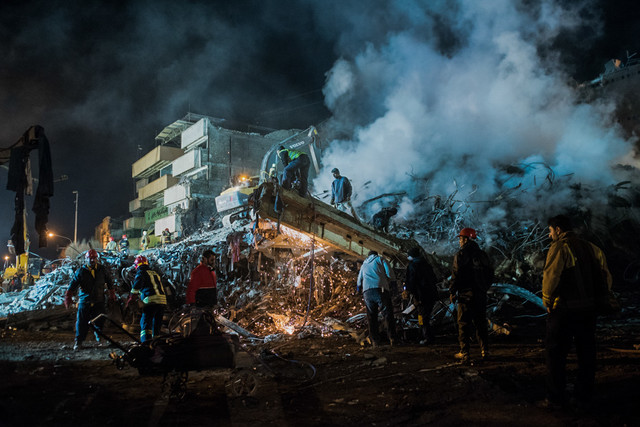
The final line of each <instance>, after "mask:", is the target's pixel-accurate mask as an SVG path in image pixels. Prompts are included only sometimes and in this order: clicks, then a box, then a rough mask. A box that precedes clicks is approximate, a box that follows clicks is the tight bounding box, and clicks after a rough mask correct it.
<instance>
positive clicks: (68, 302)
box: [64, 291, 73, 309]
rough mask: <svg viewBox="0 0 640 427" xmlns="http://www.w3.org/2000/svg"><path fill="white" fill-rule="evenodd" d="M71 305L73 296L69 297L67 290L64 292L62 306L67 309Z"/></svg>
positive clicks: (69, 293)
mask: <svg viewBox="0 0 640 427" xmlns="http://www.w3.org/2000/svg"><path fill="white" fill-rule="evenodd" d="M72 305H73V298H71V292H69V291H67V292H66V293H65V294H64V308H66V309H69V307H71V306H72Z"/></svg>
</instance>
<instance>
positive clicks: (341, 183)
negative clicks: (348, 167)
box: [331, 176, 353, 204]
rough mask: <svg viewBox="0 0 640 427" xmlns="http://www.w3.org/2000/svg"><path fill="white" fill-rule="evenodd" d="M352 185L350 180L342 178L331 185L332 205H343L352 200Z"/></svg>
mask: <svg viewBox="0 0 640 427" xmlns="http://www.w3.org/2000/svg"><path fill="white" fill-rule="evenodd" d="M352 191H353V190H352V188H351V183H350V182H349V179H348V178H346V177H344V176H341V177H340V178H336V179H334V180H333V182H332V183H331V204H334V203H342V202H345V201H347V200H350V199H351V192H352Z"/></svg>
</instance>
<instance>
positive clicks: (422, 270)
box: [65, 147, 611, 407]
mask: <svg viewBox="0 0 640 427" xmlns="http://www.w3.org/2000/svg"><path fill="white" fill-rule="evenodd" d="M278 154H279V155H280V157H281V159H283V162H284V164H285V170H284V178H283V182H282V185H283V186H284V187H285V188H291V184H292V180H293V179H294V177H295V176H296V174H302V176H305V179H301V178H302V177H301V176H299V175H298V179H300V182H301V186H300V187H299V188H298V192H299V194H300V195H301V196H304V194H306V191H307V187H306V185H307V181H306V173H307V172H308V168H309V161H308V158H306V155H305V154H304V153H300V152H296V151H293V150H286V149H284V148H283V147H281V150H280V151H279V152H278ZM305 158H306V160H305ZM332 174H333V176H334V182H333V184H332V192H331V193H332V196H331V204H332V205H334V206H335V207H336V208H338V209H340V210H342V211H344V212H346V213H348V214H351V215H353V216H354V217H355V218H356V220H359V219H358V217H357V215H356V213H355V209H353V206H352V205H351V195H352V188H351V184H350V183H349V180H348V179H347V178H346V177H344V176H341V175H340V171H339V170H338V169H333V170H332ZM396 213H397V210H395V208H389V209H386V210H383V211H381V212H379V214H380V215H379V216H378V218H377V219H376V224H375V226H376V228H379V229H381V230H382V231H388V225H389V218H390V217H391V216H393V215H395V214H396ZM548 226H549V237H550V238H551V240H552V243H551V246H550V249H549V252H548V255H547V259H546V264H545V268H544V273H543V283H542V293H543V302H544V305H545V307H546V308H547V311H548V315H547V330H546V340H545V347H546V366H547V399H546V400H545V401H544V402H543V404H544V405H545V406H548V407H554V406H564V405H566V404H567V403H568V401H569V400H568V397H567V394H566V376H567V375H566V361H567V356H568V353H569V351H570V350H571V347H572V345H573V343H574V342H575V347H576V354H577V359H578V379H577V383H576V384H575V388H574V393H573V398H574V399H575V401H576V402H577V403H578V404H580V405H588V404H589V401H590V399H591V396H592V393H593V388H594V380H595V370H596V344H595V330H596V316H597V314H598V302H599V299H601V298H602V296H603V294H606V293H607V290H608V289H610V288H611V274H610V273H609V270H608V268H607V263H606V259H605V257H604V254H603V253H602V250H600V249H599V248H598V247H597V246H595V245H593V244H591V243H589V242H587V241H585V240H582V239H580V238H578V237H577V235H576V234H575V233H574V232H573V231H572V227H571V221H570V219H569V218H568V217H566V216H564V215H559V216H555V217H552V218H550V219H549V221H548ZM477 238H478V235H477V232H476V230H475V229H473V228H470V227H466V228H463V229H461V230H460V232H459V234H458V243H459V247H460V249H459V250H458V252H457V253H456V254H455V256H454V258H453V263H452V268H451V272H450V277H449V278H448V279H445V280H439V279H438V277H437V276H436V274H435V273H434V269H433V268H432V266H431V265H430V264H429V262H428V260H427V258H426V257H425V255H424V253H423V251H422V249H421V248H419V247H414V248H411V249H410V250H409V251H408V252H407V254H406V255H407V259H408V265H407V268H406V280H405V283H404V287H403V288H404V290H403V292H402V297H403V298H404V299H408V298H409V297H411V298H412V300H413V304H414V306H415V307H416V310H417V316H418V324H419V326H420V334H421V339H420V344H423V345H433V344H434V342H435V335H434V333H433V328H432V326H431V324H430V320H431V314H432V311H433V307H434V305H435V303H436V302H437V301H438V299H439V294H438V287H437V284H438V283H447V284H448V293H449V299H450V302H451V304H453V305H455V308H456V318H457V326H458V342H459V346H460V350H459V352H458V353H456V354H455V355H453V357H454V358H455V359H457V360H459V361H460V362H461V363H470V362H471V342H472V340H473V338H474V335H475V338H476V340H475V341H476V342H477V343H478V346H479V355H480V359H482V360H485V359H487V358H489V354H490V353H489V339H488V335H489V334H488V329H487V325H488V322H487V316H486V312H487V292H488V291H489V289H490V287H491V285H492V284H493V282H494V270H493V266H492V262H491V259H490V258H489V255H488V254H487V252H485V251H484V250H482V249H481V248H480V246H479V245H478V242H477ZM112 242H113V239H112V240H111V241H110V242H109V244H112ZM123 242H125V245H123ZM147 244H148V242H147ZM143 245H144V244H143ZM116 247H117V246H116ZM123 247H124V250H128V241H127V240H126V236H123V239H122V240H121V241H120V244H119V249H120V251H123ZM107 249H108V250H114V246H113V245H111V247H110V248H109V247H108V248H107ZM145 249H146V247H145ZM97 258H98V255H97V253H96V251H94V250H90V251H88V252H87V254H86V261H87V262H86V265H84V266H83V267H82V268H80V269H79V270H78V271H77V272H76V274H75V276H74V277H73V279H72V281H71V283H70V285H69V288H68V291H67V293H66V298H65V305H66V306H69V305H70V304H71V303H72V296H73V295H74V293H75V292H76V291H77V290H79V301H78V312H77V322H76V342H75V347H74V348H75V349H80V348H82V343H83V341H84V340H85V338H86V335H87V332H88V326H87V322H88V320H90V319H92V318H94V317H95V316H96V315H97V314H99V313H100V312H103V311H104V302H105V301H104V299H105V297H104V289H105V288H107V289H108V295H109V298H115V293H114V291H113V289H114V288H113V283H112V280H111V278H110V277H109V274H108V272H107V271H106V269H104V267H102V266H101V265H100V264H99V263H97ZM215 260H216V254H215V253H214V252H212V251H210V250H207V251H205V252H204V253H202V255H201V257H200V264H199V265H198V266H197V267H196V268H195V269H194V270H193V271H192V273H191V275H190V280H189V282H188V284H187V288H186V304H190V305H197V306H208V307H212V306H214V305H215V304H216V303H217V296H216V290H217V288H216V285H217V277H216V272H215ZM135 266H136V270H137V272H136V276H135V279H134V281H133V286H132V289H131V297H130V300H129V301H128V303H129V302H132V301H135V300H136V296H137V295H139V298H140V301H141V302H142V305H143V308H142V318H141V320H140V329H141V332H140V339H141V341H142V342H145V341H148V340H150V339H152V338H153V337H155V336H157V335H158V334H159V333H160V328H161V324H162V316H163V313H164V310H165V307H166V304H167V298H166V295H165V287H164V286H163V285H162V281H161V278H160V276H159V275H158V274H157V273H156V272H154V271H153V270H151V269H150V268H149V264H148V261H147V259H146V258H145V257H144V256H143V255H138V256H137V257H136V259H135ZM356 291H357V292H358V293H361V294H362V297H363V300H364V305H365V307H366V314H367V321H368V328H369V339H370V341H371V344H372V346H374V347H379V346H381V345H385V343H386V342H387V341H388V343H389V345H391V346H393V345H396V344H397V343H398V341H399V336H398V333H397V329H396V325H395V317H394V307H393V302H392V294H393V293H394V292H396V291H397V283H396V276H395V274H394V270H393V269H392V268H391V266H390V265H389V262H388V261H387V260H386V259H385V258H384V257H383V256H381V255H380V254H378V253H377V252H376V251H370V252H369V254H368V256H367V258H366V259H365V260H364V261H363V263H362V266H361V268H360V270H359V273H358V278H357V284H356ZM379 314H380V315H382V319H383V324H384V330H385V331H386V335H387V340H383V339H382V336H381V332H380V328H379V321H378V320H379ZM96 338H98V337H97V336H96Z"/></svg>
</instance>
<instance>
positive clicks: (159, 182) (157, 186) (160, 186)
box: [138, 175, 179, 201]
mask: <svg viewBox="0 0 640 427" xmlns="http://www.w3.org/2000/svg"><path fill="white" fill-rule="evenodd" d="M178 181H179V180H178V178H174V177H173V176H172V175H163V176H161V177H160V178H158V179H156V180H155V181H152V182H150V183H149V184H147V185H145V186H144V187H142V188H141V189H140V191H138V199H140V200H153V201H155V200H159V199H161V198H162V196H163V195H164V190H166V189H167V188H169V187H171V186H173V185H176V184H177V183H178Z"/></svg>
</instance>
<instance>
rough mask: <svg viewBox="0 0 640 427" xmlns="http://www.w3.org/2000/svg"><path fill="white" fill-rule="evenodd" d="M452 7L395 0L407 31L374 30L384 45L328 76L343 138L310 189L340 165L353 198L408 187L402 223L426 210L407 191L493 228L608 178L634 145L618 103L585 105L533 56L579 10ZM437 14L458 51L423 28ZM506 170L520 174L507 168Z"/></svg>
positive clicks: (558, 204)
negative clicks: (462, 203)
mask: <svg viewBox="0 0 640 427" xmlns="http://www.w3.org/2000/svg"><path fill="white" fill-rule="evenodd" d="M398 3H401V2H398ZM446 3H447V5H449V6H450V5H452V4H453V5H455V6H454V7H448V8H447V9H444V8H443V7H442V6H443V5H442V4H441V3H438V2H436V4H437V7H432V6H424V5H423V6H418V5H420V2H402V3H401V4H402V5H403V9H402V10H400V9H398V10H396V11H395V13H397V14H402V13H407V14H409V16H412V17H413V20H412V21H411V22H410V25H408V26H407V27H405V28H403V29H402V30H396V31H389V32H386V33H385V32H384V31H381V32H382V33H385V34H387V36H386V38H385V39H384V41H382V42H380V43H377V44H373V43H366V42H363V43H362V45H361V48H360V50H359V51H357V53H356V54H354V55H353V57H352V58H351V59H347V57H346V56H345V57H343V58H341V59H339V60H338V61H336V63H335V65H334V67H333V69H332V70H331V71H329V72H328V73H327V81H326V85H325V88H324V93H325V102H326V105H327V106H328V108H329V109H330V110H331V111H332V112H333V117H332V122H331V123H330V126H333V128H334V129H337V130H339V131H340V132H341V133H340V135H343V136H342V137H341V138H340V139H335V140H332V141H331V142H330V143H329V146H328V148H327V149H326V150H325V152H324V153H323V159H322V161H323V166H324V171H322V172H321V173H320V175H319V177H318V178H317V179H316V180H315V181H314V186H315V188H329V187H330V183H331V180H332V177H331V174H330V172H329V171H330V170H331V169H332V168H334V167H337V168H339V169H340V171H341V172H342V174H343V175H345V176H347V177H348V178H350V179H351V180H352V183H353V186H354V191H355V192H356V193H357V196H356V199H355V202H356V205H357V204H358V203H362V202H363V201H364V200H367V199H369V198H372V197H375V196H379V195H381V194H385V193H394V192H399V191H406V193H407V195H406V197H405V198H404V199H403V200H402V202H401V204H400V206H399V210H400V213H399V215H398V216H399V217H402V216H404V217H411V216H412V215H419V214H421V213H422V212H419V211H416V210H415V209H413V208H412V207H411V199H415V198H417V197H423V198H424V197H426V196H429V195H439V196H441V197H443V198H446V197H447V196H448V195H450V194H452V193H453V192H457V193H456V194H457V196H456V197H457V198H458V199H462V200H467V201H470V202H473V203H475V204H474V210H473V212H474V214H475V215H477V216H478V217H480V218H482V219H481V221H489V222H491V223H492V225H491V227H499V226H500V225H501V224H504V219H505V218H506V217H507V216H508V215H515V216H516V218H515V219H522V218H523V217H526V216H527V215H541V214H545V215H547V214H555V213H556V212H558V211H561V210H562V208H563V207H565V206H566V205H567V204H568V203H572V200H573V199H572V198H571V195H572V193H571V191H572V190H571V189H570V187H569V184H576V183H581V184H582V185H585V186H591V187H603V188H604V187H606V186H609V185H612V184H615V183H616V177H615V176H614V175H613V173H612V169H611V167H612V166H613V165H615V164H616V163H617V162H618V161H619V160H620V159H621V158H622V157H624V156H625V155H627V154H628V152H629V151H630V144H629V143H628V141H625V140H624V139H623V138H622V137H621V136H619V133H618V128H617V127H616V126H614V125H612V124H611V122H610V116H611V113H612V112H613V110H614V106H613V105H611V104H608V103H605V102H594V103H593V104H590V105H587V104H580V103H579V102H578V95H579V93H578V90H577V89H576V87H575V84H572V83H570V81H571V80H570V79H569V78H568V76H567V75H566V74H565V73H564V72H563V71H562V70H563V67H561V65H562V64H561V63H560V62H559V61H560V60H561V58H558V57H557V56H554V55H553V53H548V54H547V55H545V58H542V57H541V55H540V54H539V53H538V46H539V45H540V44H542V43H545V42H547V41H548V40H550V39H551V38H553V37H554V36H555V35H557V34H558V32H559V31H561V30H564V31H570V30H571V28H572V27H573V26H574V25H577V23H578V21H577V18H576V16H578V14H577V13H576V10H575V9H563V8H562V7H560V6H558V5H556V4H554V3H553V2H551V1H543V2H540V3H539V4H538V8H537V9H536V10H534V11H532V10H529V9H525V8H524V7H523V5H521V4H519V3H518V2H512V1H490V2H476V1H458V2H446ZM531 3H532V2H531ZM394 4H395V3H394ZM582 6H584V5H582ZM582 6H580V7H582ZM574 7H576V6H574ZM412 8H414V10H411V9H412ZM438 9H439V10H438ZM417 10H419V11H420V12H421V13H417ZM390 14H391V15H393V13H390ZM438 14H440V15H438ZM434 16H440V17H441V18H442V17H443V16H444V18H446V22H449V23H452V24H451V26H449V27H448V28H447V30H449V31H452V32H454V34H453V36H452V37H453V39H454V42H452V43H451V44H452V45H453V46H454V48H446V49H445V48H442V46H441V44H442V43H441V40H440V41H439V39H438V38H437V37H435V36H434V32H435V30H433V31H431V32H429V31H425V28H432V27H433V26H434V25H435V24H434V22H435V20H434V18H433V17H434ZM418 17H421V18H420V19H419V18H418ZM366 21H367V20H366V19H362V20H361V21H360V22H363V25H365V24H364V22H366ZM354 31H356V30H354ZM450 38H451V37H450ZM455 41H457V42H455ZM350 49H351V51H354V50H355V49H354V47H353V46H350ZM554 61H555V62H554ZM344 135H348V136H347V137H344ZM507 165H519V167H520V168H521V170H522V173H521V174H517V175H510V174H506V173H505V172H504V167H505V166H507ZM549 168H551V169H549ZM552 184H553V185H552ZM514 188H517V189H518V190H517V191H515V190H513V189H514ZM510 189H511V190H513V191H511V192H509V191H508V190H510ZM505 192H508V193H509V194H507V195H502V193H505ZM601 196H602V197H603V198H604V196H605V194H604V192H602V193H601ZM483 201H493V203H491V204H489V203H485V204H484V205H483V203H482V202H483ZM496 201H498V202H496ZM583 202H585V203H590V202H589V201H584V200H583ZM600 202H601V201H595V200H594V201H593V203H600ZM383 203H384V202H383V201H382V200H380V202H379V203H377V204H375V205H369V206H368V207H367V209H368V212H367V213H368V214H371V213H373V212H374V210H375V209H377V208H379V207H380V206H382V204H383ZM518 217H519V218H518ZM473 225H474V226H476V227H481V226H482V225H481V224H473ZM487 227H490V226H488V225H487Z"/></svg>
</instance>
